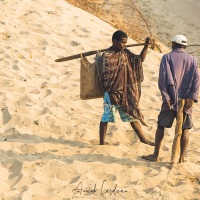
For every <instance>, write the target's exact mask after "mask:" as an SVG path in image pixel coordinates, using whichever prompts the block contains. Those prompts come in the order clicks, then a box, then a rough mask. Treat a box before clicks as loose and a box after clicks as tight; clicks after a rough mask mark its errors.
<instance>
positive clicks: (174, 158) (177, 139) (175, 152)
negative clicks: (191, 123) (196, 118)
mask: <svg viewBox="0 0 200 200" xmlns="http://www.w3.org/2000/svg"><path fill="white" fill-rule="evenodd" d="M184 105H185V100H184V99H181V98H179V99H178V112H177V119H176V126H175V136H174V141H173V145H172V155H171V162H172V164H176V163H178V159H179V157H180V144H181V135H182V125H183V108H184Z"/></svg>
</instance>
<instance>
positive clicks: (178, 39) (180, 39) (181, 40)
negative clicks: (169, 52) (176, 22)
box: [172, 35, 187, 46]
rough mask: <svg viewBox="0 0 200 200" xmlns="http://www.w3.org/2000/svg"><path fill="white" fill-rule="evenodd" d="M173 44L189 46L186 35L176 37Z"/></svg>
mask: <svg viewBox="0 0 200 200" xmlns="http://www.w3.org/2000/svg"><path fill="white" fill-rule="evenodd" d="M172 42H176V43H178V44H182V45H185V46H187V38H186V37H185V36H184V35H176V36H175V37H173V39H172Z"/></svg>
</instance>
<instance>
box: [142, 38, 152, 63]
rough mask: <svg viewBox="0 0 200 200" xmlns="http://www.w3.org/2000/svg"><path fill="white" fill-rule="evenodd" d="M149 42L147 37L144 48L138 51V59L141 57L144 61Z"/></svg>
mask: <svg viewBox="0 0 200 200" xmlns="http://www.w3.org/2000/svg"><path fill="white" fill-rule="evenodd" d="M149 43H150V38H149V37H147V38H146V40H145V45H144V48H143V49H142V51H141V53H140V59H141V61H142V62H144V60H145V58H146V55H147V51H148V45H149Z"/></svg>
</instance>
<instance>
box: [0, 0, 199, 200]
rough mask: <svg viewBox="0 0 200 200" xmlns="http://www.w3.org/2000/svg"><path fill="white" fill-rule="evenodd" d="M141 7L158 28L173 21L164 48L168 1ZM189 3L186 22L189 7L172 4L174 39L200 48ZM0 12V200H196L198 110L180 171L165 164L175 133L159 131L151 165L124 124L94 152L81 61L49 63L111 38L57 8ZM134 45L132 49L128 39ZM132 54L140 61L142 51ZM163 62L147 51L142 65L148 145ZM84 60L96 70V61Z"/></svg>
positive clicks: (93, 108) (57, 0)
mask: <svg viewBox="0 0 200 200" xmlns="http://www.w3.org/2000/svg"><path fill="white" fill-rule="evenodd" d="M147 2H149V3H148V6H149V7H150V6H152V7H151V8H149V9H148V10H149V13H148V15H149V19H152V20H154V22H156V24H157V25H159V26H161V27H163V26H162V22H161V21H160V16H159V15H157V14H156V12H158V10H159V11H160V12H161V13H163V14H165V15H164V16H167V17H166V18H165V20H169V21H170V22H171V25H169V27H168V26H167V27H166V26H164V27H163V29H162V31H163V32H161V33H160V35H159V37H161V36H162V35H164V32H165V30H168V32H167V33H166V34H168V35H167V37H166V35H165V37H163V38H164V39H163V38H162V40H165V41H167V40H168V38H169V39H171V35H170V34H169V32H170V31H169V29H170V28H171V26H173V25H174V24H173V23H176V24H177V21H175V20H174V18H173V15H172V12H171V11H170V9H171V6H173V5H171V4H172V0H165V1H159V4H155V5H154V4H153V3H152V1H148V0H142V1H137V2H136V3H137V6H138V7H140V8H141V10H142V9H143V10H144V9H145V6H146V3H147ZM154 2H158V1H154ZM192 2H193V4H192V5H191V4H190V9H187V12H185V13H184V17H183V16H182V15H181V13H182V12H181V8H183V9H184V10H186V9H185V7H187V8H188V7H189V6H188V4H189V3H190V1H185V3H180V1H176V3H177V5H178V3H179V6H180V13H179V12H176V16H178V17H179V18H178V19H179V26H178V27H180V30H181V32H182V31H183V30H186V29H187V28H188V29H187V30H188V32H184V33H186V37H188V39H190V41H192V42H191V43H193V42H194V43H200V42H199V38H200V37H199V35H200V34H199V32H200V31H199V30H200V29H199V28H200V27H199V24H198V20H197V19H199V13H198V12H197V13H196V14H195V12H196V11H195V10H196V9H197V6H199V1H195V0H192ZM161 5H163V6H164V8H165V9H164V8H162V9H164V10H165V12H164V10H162V9H160V6H161ZM0 7H1V9H0V16H1V18H0V43H1V47H0V67H1V70H0V85H1V90H0V108H1V114H0V115H1V117H0V123H1V126H0V145H1V146H0V177H1V178H0V198H1V199H2V200H71V199H81V200H84V199H97V200H101V199H102V200H105V199H106V200H116V199H117V200H118V199H119V200H122V199H126V200H135V199H137V200H148V199H155V200H166V199H169V200H182V199H186V200H198V199H200V157H199V156H200V134H199V132H200V117H199V116H200V104H199V103H196V104H195V105H194V113H193V123H194V128H192V129H191V136H190V143H189V147H188V150H187V155H186V162H185V163H182V164H178V165H177V166H175V167H174V168H173V169H170V168H169V161H170V157H171V148H172V142H173V138H174V126H175V125H173V127H172V128H171V129H167V130H166V133H165V138H164V141H163V143H162V148H161V155H160V156H161V157H160V158H161V162H158V163H152V162H148V161H145V160H143V159H142V158H141V156H142V155H147V154H149V153H151V152H152V151H153V147H151V146H147V145H145V144H143V143H140V142H139V139H138V138H137V136H136V135H135V133H134V132H133V131H132V128H131V127H130V124H128V123H122V122H121V120H120V118H119V117H118V121H117V123H115V124H109V126H108V131H107V135H106V142H107V143H108V144H107V145H104V146H100V145H99V122H100V119H101V115H102V112H103V101H102V99H101V98H98V99H92V100H81V99H80V60H79V59H76V60H72V61H68V62H61V63H56V62H55V59H57V58H61V57H65V56H70V55H73V54H77V53H82V52H86V51H90V50H97V49H104V48H107V47H109V46H110V45H111V36H112V34H113V32H114V31H115V30H116V29H115V28H114V27H112V26H111V25H110V24H108V23H106V22H105V21H102V20H101V19H99V18H97V17H95V16H94V15H92V14H90V13H88V12H85V11H84V10H81V9H79V8H76V7H74V6H73V5H70V4H69V3H68V2H66V1H64V0H46V1H42V0H32V1H26V0H21V1H17V0H13V1H9V0H1V1H0ZM192 9H193V10H192ZM189 10H191V12H192V13H193V14H194V15H191V12H189ZM170 13H171V14H170ZM197 15H198V16H197ZM190 17H191V20H190ZM186 19H187V20H188V21H187V20H186ZM193 19H194V20H193ZM186 22H187V23H186ZM192 24H193V25H192ZM192 27H193V28H195V29H194V30H193V29H192ZM181 28H182V29H181ZM157 29H158V28H156V27H155V30H157ZM189 30H190V31H191V32H192V33H190V32H189ZM176 32H178V30H173V32H171V33H172V35H174V34H176ZM132 43H136V41H134V40H133V39H131V38H129V39H128V44H132ZM129 49H130V50H131V51H133V52H134V53H136V54H139V53H140V51H141V49H142V47H132V48H129ZM162 55H163V54H162V53H158V52H156V51H153V50H149V51H148V54H147V58H146V60H145V62H144V63H143V67H144V82H143V83H142V96H141V101H140V107H141V111H142V113H143V115H144V116H145V122H146V123H147V125H148V127H144V126H143V130H144V133H145V134H146V136H147V137H148V138H149V139H151V140H154V137H155V131H156V127H157V116H158V114H159V110H160V106H161V96H160V92H159V90H158V87H157V81H158V70H159V63H160V60H161V58H162ZM88 60H89V61H90V62H94V59H93V56H90V57H88Z"/></svg>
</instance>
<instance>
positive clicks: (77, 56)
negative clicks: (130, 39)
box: [55, 43, 151, 62]
mask: <svg viewBox="0 0 200 200" xmlns="http://www.w3.org/2000/svg"><path fill="white" fill-rule="evenodd" d="M145 44H146V43H139V44H129V45H126V47H134V46H142V45H145ZM149 44H151V43H149ZM106 50H107V49H101V51H106ZM97 51H98V50H95V51H88V52H85V53H80V54H75V55H72V56H68V57H63V58H59V59H56V60H55V62H64V61H69V60H73V59H77V58H81V55H82V56H84V57H86V56H91V55H94V54H96V53H97Z"/></svg>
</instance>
